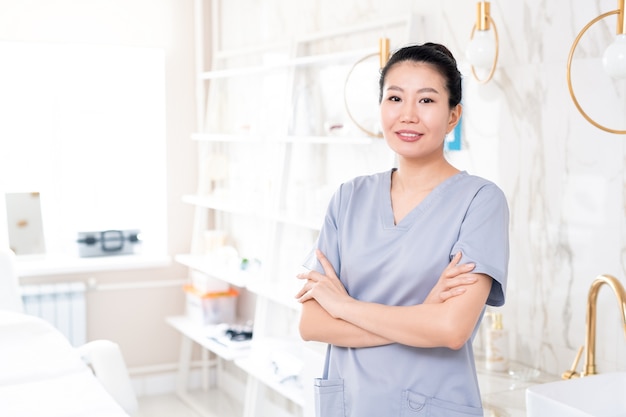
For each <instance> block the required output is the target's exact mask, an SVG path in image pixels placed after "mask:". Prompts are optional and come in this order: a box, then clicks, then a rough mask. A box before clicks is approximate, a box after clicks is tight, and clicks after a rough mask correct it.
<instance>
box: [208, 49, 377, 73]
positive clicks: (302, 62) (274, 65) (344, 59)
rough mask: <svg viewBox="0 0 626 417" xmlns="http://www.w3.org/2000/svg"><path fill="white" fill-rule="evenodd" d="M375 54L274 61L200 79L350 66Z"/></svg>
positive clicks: (355, 52)
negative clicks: (330, 64)
mask: <svg viewBox="0 0 626 417" xmlns="http://www.w3.org/2000/svg"><path fill="white" fill-rule="evenodd" d="M377 52H378V51H377V50H375V49H359V50H352V51H346V52H337V53H332V54H319V55H309V56H303V57H297V58H292V59H285V60H274V61H273V62H270V63H266V64H263V65H255V66H249V67H239V68H230V69H218V70H213V71H205V72H203V73H202V74H201V75H200V78H201V79H203V80H214V79H218V78H230V77H236V76H241V75H250V74H259V73H262V72H270V71H274V70H276V69H280V68H293V67H301V66H311V65H324V64H328V63H346V64H351V63H352V62H354V61H355V60H358V59H360V58H362V57H364V56H366V55H370V54H373V53H377Z"/></svg>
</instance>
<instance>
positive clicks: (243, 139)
mask: <svg viewBox="0 0 626 417" xmlns="http://www.w3.org/2000/svg"><path fill="white" fill-rule="evenodd" d="M191 138H192V139H193V140H195V141H198V142H221V143H229V142H230V143H259V144H264V143H294V144H297V143H303V144H304V143H309V144H319V145H324V144H327V145H333V144H335V145H371V144H372V143H375V142H380V141H381V139H379V138H373V137H370V136H352V135H346V136H340V135H327V136H324V135H320V136H315V135H313V136H301V135H286V136H280V135H278V136H271V137H267V136H263V135H254V134H250V133H241V134H235V133H194V134H193V135H192V136H191Z"/></svg>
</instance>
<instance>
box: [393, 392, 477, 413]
mask: <svg viewBox="0 0 626 417" xmlns="http://www.w3.org/2000/svg"><path fill="white" fill-rule="evenodd" d="M482 415H483V409H482V408H479V407H470V406H467V405H460V404H455V403H452V402H449V401H443V400H440V399H437V398H432V397H426V396H425V395H421V394H417V393H415V392H412V391H404V392H403V393H402V407H401V413H400V417H467V416H482Z"/></svg>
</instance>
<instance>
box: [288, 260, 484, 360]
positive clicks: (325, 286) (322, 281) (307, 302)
mask: <svg viewBox="0 0 626 417" xmlns="http://www.w3.org/2000/svg"><path fill="white" fill-rule="evenodd" d="M317 257H318V259H319V261H320V263H321V265H322V267H323V268H324V273H323V274H322V273H319V272H317V271H309V272H307V273H303V274H299V275H298V278H300V279H303V280H306V282H305V284H304V286H303V287H302V289H301V290H300V291H299V292H298V294H297V295H296V298H297V299H298V301H300V302H301V303H302V314H301V318H300V335H301V336H302V338H303V339H304V340H316V341H320V342H326V343H330V344H333V345H337V346H344V347H369V346H381V345H385V344H390V343H402V344H405V345H410V346H416V347H442V346H443V347H449V348H451V349H459V348H461V347H462V346H463V344H465V342H466V341H467V340H468V339H469V338H470V337H471V335H472V332H473V330H474V327H475V326H476V323H477V322H478V319H479V317H480V314H481V312H482V309H483V307H484V305H485V301H486V300H487V296H488V295H489V291H490V289H491V281H492V279H491V277H489V276H487V275H485V274H477V273H472V272H471V271H472V270H473V268H474V265H472V264H463V265H459V264H458V262H459V261H460V259H461V255H460V254H457V255H456V256H455V257H454V258H453V259H452V261H451V262H450V264H449V265H448V266H447V267H446V269H445V270H444V271H443V272H442V274H441V276H440V278H439V280H438V282H437V284H436V285H435V287H434V288H433V289H432V290H431V292H430V294H429V295H428V297H427V298H426V300H425V302H424V303H423V304H417V305H412V306H388V305H384V304H377V303H369V302H364V301H359V300H356V299H354V298H352V297H350V295H349V294H348V293H347V291H346V290H345V288H344V286H343V284H342V283H341V281H340V280H339V278H338V277H337V275H336V273H335V271H334V269H333V266H332V265H331V264H330V262H329V261H328V260H327V259H326V257H325V256H324V255H323V254H322V253H321V252H319V251H318V252H317ZM460 295H463V296H462V297H461V296H460Z"/></svg>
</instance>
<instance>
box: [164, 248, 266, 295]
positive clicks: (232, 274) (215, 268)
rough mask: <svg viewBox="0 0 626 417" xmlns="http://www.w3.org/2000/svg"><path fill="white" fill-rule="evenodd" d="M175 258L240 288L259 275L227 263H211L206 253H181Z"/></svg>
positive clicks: (189, 266)
mask: <svg viewBox="0 0 626 417" xmlns="http://www.w3.org/2000/svg"><path fill="white" fill-rule="evenodd" d="M174 260H175V261H176V262H178V263H180V264H182V265H185V266H187V267H188V268H191V269H195V270H196V271H200V272H202V273H204V274H206V275H209V276H211V277H213V278H217V279H219V280H222V281H224V282H227V283H229V284H231V285H234V286H236V287H240V288H243V287H246V286H247V284H248V282H249V281H250V280H254V279H258V275H257V274H255V273H251V272H246V271H242V270H240V269H234V268H232V267H227V266H225V265H215V264H213V265H211V264H212V263H213V262H212V260H211V258H210V257H209V256H206V255H191V254H180V255H176V256H175V257H174Z"/></svg>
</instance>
